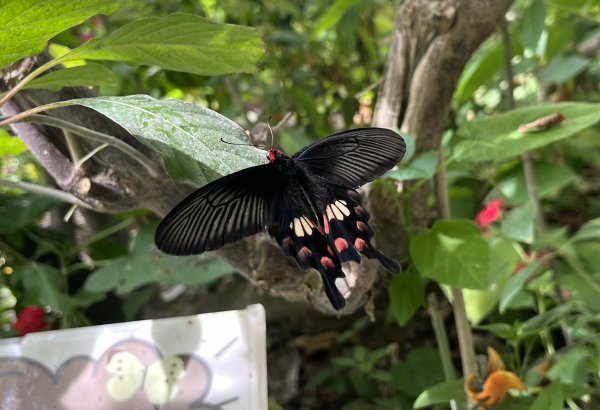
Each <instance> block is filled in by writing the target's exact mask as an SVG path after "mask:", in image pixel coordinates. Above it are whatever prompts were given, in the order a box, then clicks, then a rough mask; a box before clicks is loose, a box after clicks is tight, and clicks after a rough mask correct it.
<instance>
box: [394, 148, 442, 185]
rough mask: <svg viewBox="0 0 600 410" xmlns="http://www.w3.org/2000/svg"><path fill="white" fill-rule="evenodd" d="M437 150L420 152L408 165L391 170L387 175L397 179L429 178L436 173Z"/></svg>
mask: <svg viewBox="0 0 600 410" xmlns="http://www.w3.org/2000/svg"><path fill="white" fill-rule="evenodd" d="M437 160H438V154H437V151H427V152H423V153H421V154H419V155H418V156H417V157H416V158H415V159H414V160H413V161H412V162H411V163H410V164H409V165H408V166H403V167H401V168H399V169H397V170H393V171H389V172H387V173H386V174H385V176H386V177H388V178H391V179H395V180H397V181H406V180H409V179H429V178H431V177H433V175H434V174H435V169H436V167H437Z"/></svg>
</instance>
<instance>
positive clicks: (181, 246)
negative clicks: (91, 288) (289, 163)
mask: <svg viewBox="0 0 600 410" xmlns="http://www.w3.org/2000/svg"><path fill="white" fill-rule="evenodd" d="M278 185H279V178H278V175H277V173H276V172H275V170H274V169H273V167H272V166H271V165H270V164H266V165H259V166H256V167H251V168H247V169H244V170H241V171H239V172H236V173H233V174H230V175H227V176H225V177H223V178H220V179H217V180H216V181H213V182H211V183H209V184H207V185H205V186H203V187H202V188H200V189H198V190H197V191H195V192H193V193H192V194H191V195H189V196H188V197H187V198H185V199H184V200H183V201H182V202H181V203H179V204H178V205H177V206H176V207H175V208H174V209H173V210H172V211H171V212H170V213H169V214H168V215H167V216H166V217H165V219H163V220H162V222H161V223H160V225H159V226H158V229H157V231H156V237H155V242H156V245H157V246H158V248H159V249H161V250H162V251H164V252H166V253H169V254H172V255H190V254H198V253H202V252H204V251H207V250H211V249H217V248H219V247H221V246H223V245H224V244H226V243H229V242H233V241H236V240H238V239H241V238H243V237H245V236H249V235H252V234H255V233H257V232H260V231H262V230H264V229H265V226H267V225H269V224H270V223H271V222H272V207H273V196H274V193H275V192H276V191H277V190H278V189H279V186H278Z"/></svg>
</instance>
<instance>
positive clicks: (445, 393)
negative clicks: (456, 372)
mask: <svg viewBox="0 0 600 410" xmlns="http://www.w3.org/2000/svg"><path fill="white" fill-rule="evenodd" d="M464 383H465V382H464V381H463V380H452V381H450V382H444V383H440V384H437V385H435V386H433V387H430V388H429V389H427V390H425V391H424V392H423V393H421V394H420V395H419V397H417V400H415V403H414V404H413V408H415V409H420V408H422V407H427V406H431V405H432V404H442V403H449V402H450V401H451V400H458V401H462V402H463V403H464V402H465V390H464ZM458 408H465V407H463V406H460V405H459V406H458Z"/></svg>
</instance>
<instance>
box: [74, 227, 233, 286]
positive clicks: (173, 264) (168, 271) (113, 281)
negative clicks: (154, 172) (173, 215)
mask: <svg viewBox="0 0 600 410" xmlns="http://www.w3.org/2000/svg"><path fill="white" fill-rule="evenodd" d="M155 230H156V226H154V225H146V226H145V227H144V228H143V229H142V230H141V231H140V232H139V233H138V234H137V236H136V237H135V238H134V239H132V241H131V245H130V246H131V252H130V253H129V254H128V255H125V256H121V257H118V258H114V259H111V260H110V261H109V262H108V263H106V264H105V265H104V266H103V267H102V268H100V269H97V270H96V271H94V273H93V274H92V275H90V276H89V277H88V279H87V281H86V283H85V286H84V289H85V290H88V291H90V292H102V293H104V292H109V291H112V290H114V291H116V292H117V293H120V294H127V293H130V292H132V291H133V290H135V289H137V288H140V287H141V286H144V285H147V284H149V283H161V284H171V285H178V284H181V285H206V284H209V283H212V282H214V281H215V280H217V279H219V278H221V277H223V276H226V275H229V274H231V273H232V272H233V270H232V268H231V266H229V265H228V264H226V263H225V262H222V261H220V260H219V259H215V258H214V257H209V256H206V255H200V256H188V257H175V256H169V255H164V254H162V253H161V252H160V251H159V250H158V249H156V246H155V245H154V231H155Z"/></svg>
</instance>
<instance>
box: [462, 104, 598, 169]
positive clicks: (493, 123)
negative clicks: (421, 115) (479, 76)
mask: <svg viewBox="0 0 600 410" xmlns="http://www.w3.org/2000/svg"><path fill="white" fill-rule="evenodd" d="M557 112H560V113H561V114H563V115H564V116H565V117H566V119H565V120H564V121H563V122H562V123H560V124H559V125H557V126H556V127H553V128H550V129H548V130H545V131H542V132H537V133H521V132H519V131H518V130H517V129H518V127H519V125H521V124H526V123H529V122H532V121H535V120H537V119H539V118H542V117H544V116H546V115H550V114H554V113H557ZM599 120H600V104H587V103H558V104H541V105H537V106H532V107H523V108H517V109H515V110H512V111H508V112H505V113H502V114H498V115H492V116H480V117H478V118H476V119H475V120H473V121H470V122H465V123H463V124H462V125H461V127H460V128H459V131H458V134H459V136H460V137H461V138H463V140H462V141H460V142H458V143H457V145H456V146H455V148H454V158H455V159H457V160H459V161H467V162H483V161H499V160H503V159H506V158H511V157H514V156H517V155H520V154H523V153H525V152H528V151H532V150H534V149H536V148H540V147H543V146H545V145H548V144H551V143H553V142H556V141H560V140H562V139H565V138H567V137H569V136H571V135H573V134H575V133H577V132H579V131H581V130H584V129H586V128H589V127H591V126H592V125H594V124H595V123H597V122H598V121H599Z"/></svg>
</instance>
